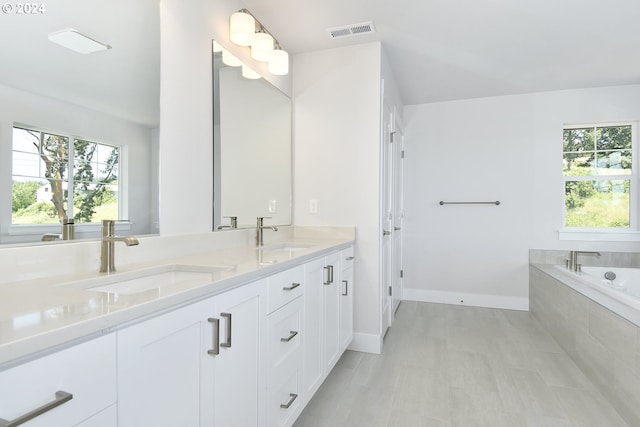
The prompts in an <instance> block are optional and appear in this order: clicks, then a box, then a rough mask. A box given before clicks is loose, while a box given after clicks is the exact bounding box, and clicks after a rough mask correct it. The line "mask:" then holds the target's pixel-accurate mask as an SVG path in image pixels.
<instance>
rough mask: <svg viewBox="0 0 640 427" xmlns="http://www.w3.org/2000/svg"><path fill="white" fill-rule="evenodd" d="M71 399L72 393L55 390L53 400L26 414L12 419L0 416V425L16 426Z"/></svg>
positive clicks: (4, 426) (0, 426)
mask: <svg viewBox="0 0 640 427" xmlns="http://www.w3.org/2000/svg"><path fill="white" fill-rule="evenodd" d="M71 399H73V394H71V393H67V392H66V391H56V397H55V399H54V400H53V401H51V402H49V403H47V404H45V405H43V406H41V407H39V408H37V409H34V410H33V411H31V412H27V413H26V414H24V415H22V416H20V417H18V418H16V419H15V420H13V421H7V420H3V419H2V418H0V427H16V426H19V425H20V424H24V423H26V422H27V421H29V420H32V419H34V418H36V417H39V416H40V415H42V414H44V413H45V412H49V411H50V410H52V409H53V408H57V407H58V406H60V405H62V404H63V403H65V402H68V401H70V400H71Z"/></svg>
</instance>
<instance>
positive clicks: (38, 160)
mask: <svg viewBox="0 0 640 427" xmlns="http://www.w3.org/2000/svg"><path fill="white" fill-rule="evenodd" d="M30 10H31V11H32V12H33V13H31V14H29V15H28V16H27V15H19V14H14V13H4V14H1V16H0V51H2V52H3V60H2V67H0V99H2V102H1V103H0V243H21V244H24V243H29V244H32V243H36V242H41V241H60V240H63V239H71V238H75V239H82V238H99V236H100V224H99V223H100V220H101V219H118V220H120V221H123V223H122V224H120V225H119V227H118V233H119V234H123V235H125V234H135V235H144V234H155V233H158V231H159V224H158V196H157V194H158V170H157V156H158V128H159V92H160V5H159V0H137V1H135V2H128V1H124V0H116V1H113V0H93V1H91V2H86V1H82V0H57V1H56V2H54V3H52V4H48V3H47V4H45V5H44V8H38V9H37V10H36V9H30ZM68 28H72V29H74V30H75V31H76V32H79V33H82V34H84V35H86V36H88V37H90V38H92V39H94V40H97V41H99V42H101V43H103V44H104V45H108V47H109V48H108V49H106V50H100V51H96V52H92V53H80V52H78V51H76V50H73V49H71V48H69V47H65V46H61V45H60V44H57V43H54V42H53V41H52V39H53V38H52V37H51V35H52V34H53V33H59V32H60V31H61V30H65V29H68ZM9 195H11V197H9ZM63 224H66V226H63Z"/></svg>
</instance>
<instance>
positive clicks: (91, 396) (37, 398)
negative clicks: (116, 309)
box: [0, 334, 116, 427]
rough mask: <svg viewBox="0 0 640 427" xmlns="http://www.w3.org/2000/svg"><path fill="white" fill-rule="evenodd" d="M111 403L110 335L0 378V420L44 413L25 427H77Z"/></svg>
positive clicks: (113, 383)
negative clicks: (40, 409) (33, 412)
mask: <svg viewBox="0 0 640 427" xmlns="http://www.w3.org/2000/svg"><path fill="white" fill-rule="evenodd" d="M69 395H71V399H69ZM67 399H68V400H67ZM115 402H116V340H115V334H110V335H105V336H103V337H100V338H96V339H93V340H91V341H87V342H85V343H82V344H78V345H76V346H73V347H70V348H68V349H65V350H61V351H59V352H57V353H53V354H50V355H47V356H44V357H42V358H40V359H36V360H33V361H31V362H27V363H25V364H23V365H20V366H16V367H15V368H11V369H7V370H5V371H2V372H0V419H3V420H5V421H15V420H16V419H19V418H21V417H23V416H24V415H25V414H28V413H29V412H31V411H34V410H36V409H38V408H43V410H44V409H47V410H46V411H44V412H43V413H42V414H41V415H39V416H37V417H35V418H33V419H31V420H30V421H27V422H25V423H24V424H21V425H23V426H25V427H38V426H42V427H45V426H46V427H51V426H65V427H66V426H76V425H78V424H80V423H81V422H83V421H84V420H87V419H88V418H90V417H91V416H93V415H95V414H97V413H99V412H100V411H102V410H103V409H105V408H107V407H108V406H110V405H113V404H114V403H115ZM114 425H115V424H114Z"/></svg>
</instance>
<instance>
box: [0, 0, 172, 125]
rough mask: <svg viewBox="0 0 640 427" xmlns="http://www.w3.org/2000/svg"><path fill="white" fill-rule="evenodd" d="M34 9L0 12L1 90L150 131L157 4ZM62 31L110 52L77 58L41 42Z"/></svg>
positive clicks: (148, 0) (121, 1)
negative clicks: (28, 12)
mask: <svg viewBox="0 0 640 427" xmlns="http://www.w3.org/2000/svg"><path fill="white" fill-rule="evenodd" d="M10 4H16V3H15V2H14V3H10ZM22 4H31V3H22ZM37 4H44V6H45V12H44V13H41V14H31V15H19V14H15V13H11V14H7V13H0V52H1V57H0V58H1V59H0V84H4V85H7V86H11V87H15V88H18V89H22V90H25V91H28V92H32V93H36V94H40V95H44V96H48V97H52V98H56V99H62V100H65V101H68V102H71V103H73V104H78V105H82V106H85V107H88V108H91V109H94V110H97V111H101V112H106V113H108V114H111V115H114V116H117V117H122V118H125V119H127V120H130V121H133V122H137V123H142V124H144V125H148V126H157V125H158V121H159V93H160V71H159V70H160V7H159V0H135V1H130V0H91V1H78V0H55V1H52V2H44V3H42V2H38V3H37ZM123 11H126V12H125V13H123ZM68 27H71V28H74V29H76V30H78V31H80V32H82V33H84V34H86V35H88V36H90V37H92V38H94V39H96V40H99V41H101V42H104V43H106V44H109V45H111V46H112V49H110V50H107V51H103V52H95V53H91V54H87V55H82V54H79V53H76V52H73V51H71V50H69V49H66V48H64V47H62V46H59V45H57V44H54V43H52V42H50V41H49V40H48V34H49V33H52V32H54V31H58V30H62V29H64V28H68Z"/></svg>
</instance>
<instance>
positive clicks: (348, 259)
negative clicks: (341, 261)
mask: <svg viewBox="0 0 640 427" xmlns="http://www.w3.org/2000/svg"><path fill="white" fill-rule="evenodd" d="M345 259H346V260H347V261H353V260H354V259H355V257H353V256H348V257H347V258H345Z"/></svg>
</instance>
